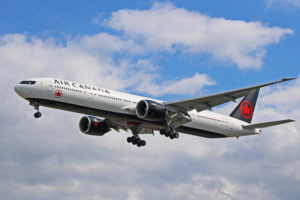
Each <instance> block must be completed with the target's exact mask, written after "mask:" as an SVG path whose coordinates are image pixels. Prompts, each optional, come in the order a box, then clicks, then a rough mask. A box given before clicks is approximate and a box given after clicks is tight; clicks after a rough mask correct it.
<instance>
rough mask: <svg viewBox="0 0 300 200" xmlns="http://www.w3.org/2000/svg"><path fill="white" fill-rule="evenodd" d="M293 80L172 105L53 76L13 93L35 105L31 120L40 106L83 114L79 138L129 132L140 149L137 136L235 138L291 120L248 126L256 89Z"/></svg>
mask: <svg viewBox="0 0 300 200" xmlns="http://www.w3.org/2000/svg"><path fill="white" fill-rule="evenodd" d="M293 79H295V78H283V79H281V80H278V81H274V82H269V83H264V84H259V85H255V86H251V87H246V88H241V89H236V90H231V91H227V92H221V93H217V94H212V95H206V96H201V97H197V98H191V99H185V100H179V101H171V102H166V101H161V100H156V99H151V98H146V97H142V96H137V95H132V94H128V93H123V92H117V91H113V90H110V89H104V88H101V87H96V86H90V85H86V84H81V83H77V82H72V81H66V80H61V79H57V78H33V79H26V80H24V81H21V82H20V83H19V84H17V85H16V86H15V87H14V90H15V92H16V93H17V94H18V95H19V96H21V97H22V98H24V99H25V100H27V101H29V104H30V105H31V106H33V107H34V109H35V110H36V112H35V113H34V117H35V118H39V117H41V115H42V114H41V112H40V110H39V108H40V106H45V107H50V108H55V109H61V110H65V111H71V112H77V113H81V114H84V115H85V116H83V117H82V118H81V119H80V121H79V129H80V131H81V132H83V133H84V134H88V135H94V136H103V135H104V134H106V133H108V132H110V131H111V130H112V129H113V130H116V131H120V130H126V131H128V130H130V131H131V132H132V136H130V137H128V138H127V142H128V143H131V144H133V145H136V146H138V147H141V146H145V145H146V141H145V140H142V139H141V138H140V135H141V134H153V135H154V131H159V133H160V134H161V135H164V136H166V137H168V138H170V139H175V138H179V133H178V132H180V133H185V134H190V135H194V136H201V137H206V138H227V137H236V138H239V137H241V136H248V135H255V134H260V133H261V129H262V128H266V127H271V126H275V125H280V124H285V123H289V122H293V121H294V120H291V119H286V120H279V121H271V122H263V123H256V124H251V120H252V117H253V113H254V109H255V105H256V101H257V97H258V94H259V90H260V88H262V87H265V86H269V85H273V84H276V83H280V82H285V81H290V80H293ZM242 97H243V99H242V100H241V101H240V103H239V104H238V105H237V106H236V107H235V109H234V110H233V111H232V112H231V114H230V115H229V116H227V115H223V114H219V113H216V112H213V111H212V108H213V107H215V106H218V105H221V104H224V103H226V102H231V101H233V102H236V100H237V99H239V98H242Z"/></svg>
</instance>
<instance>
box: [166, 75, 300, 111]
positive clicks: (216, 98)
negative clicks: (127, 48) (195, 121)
mask: <svg viewBox="0 0 300 200" xmlns="http://www.w3.org/2000/svg"><path fill="white" fill-rule="evenodd" d="M293 79H295V78H283V79H281V80H278V81H274V82H269V83H264V84H259V85H255V86H251V87H246V88H241V89H237V90H231V91H227V92H221V93H217V94H212V95H206V96H202V97H198V98H193V99H186V100H181V101H174V102H168V103H166V105H169V106H172V107H175V108H179V109H180V110H182V111H190V110H193V109H196V110H197V111H198V112H200V111H202V110H206V109H211V108H212V107H215V106H218V105H221V104H223V103H226V102H229V101H235V100H236V99H238V98H240V97H244V96H246V95H248V94H249V92H250V90H252V89H255V88H261V87H265V86H268V85H273V84H275V83H280V82H285V81H289V80H293Z"/></svg>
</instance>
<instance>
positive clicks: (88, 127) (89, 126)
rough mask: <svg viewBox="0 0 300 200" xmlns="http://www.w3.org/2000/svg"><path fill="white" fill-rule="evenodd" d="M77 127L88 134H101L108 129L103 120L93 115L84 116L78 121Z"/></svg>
mask: <svg viewBox="0 0 300 200" xmlns="http://www.w3.org/2000/svg"><path fill="white" fill-rule="evenodd" d="M79 129H80V131H81V132H82V133H84V134H88V135H97V136H102V135H104V134H105V133H107V132H109V131H110V127H109V126H108V125H107V123H106V122H105V120H102V119H99V118H97V117H94V116H84V117H82V118H81V119H80V121H79Z"/></svg>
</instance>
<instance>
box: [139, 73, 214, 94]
mask: <svg viewBox="0 0 300 200" xmlns="http://www.w3.org/2000/svg"><path fill="white" fill-rule="evenodd" d="M214 84H215V81H213V80H211V79H210V78H209V77H208V76H207V75H206V74H198V73H196V74H195V75H194V76H193V77H191V78H184V79H182V80H179V81H165V82H162V83H160V84H159V85H158V84H157V83H154V82H153V80H152V79H148V80H147V79H146V80H145V79H144V82H143V83H142V84H141V85H139V86H138V87H137V90H138V91H140V92H146V91H147V92H148V93H150V94H151V95H154V96H161V95H163V94H184V95H195V94H199V93H202V89H203V87H204V86H207V85H214Z"/></svg>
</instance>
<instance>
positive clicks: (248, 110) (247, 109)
mask: <svg viewBox="0 0 300 200" xmlns="http://www.w3.org/2000/svg"><path fill="white" fill-rule="evenodd" d="M240 108H241V113H242V115H243V116H244V117H245V118H246V119H250V118H251V117H252V115H253V107H252V105H251V103H250V102H249V101H243V102H242V103H241V107H240Z"/></svg>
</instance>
